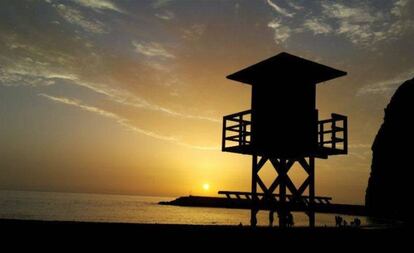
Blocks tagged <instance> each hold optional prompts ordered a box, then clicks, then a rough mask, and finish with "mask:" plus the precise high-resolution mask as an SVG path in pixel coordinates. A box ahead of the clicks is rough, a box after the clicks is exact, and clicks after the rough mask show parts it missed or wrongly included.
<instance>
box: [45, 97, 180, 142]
mask: <svg viewBox="0 0 414 253" xmlns="http://www.w3.org/2000/svg"><path fill="white" fill-rule="evenodd" d="M39 96H42V97H45V98H47V99H49V100H52V101H54V102H58V103H62V104H65V105H70V106H75V107H78V108H80V109H82V110H84V111H87V112H92V113H96V114H98V115H100V116H103V117H106V118H111V119H114V120H115V121H116V122H117V123H118V124H120V125H122V126H124V127H126V128H127V129H129V130H132V131H135V132H137V133H140V134H144V135H147V136H150V137H153V138H156V139H160V140H166V141H177V138H176V137H172V136H164V135H159V134H156V133H154V132H151V131H147V130H144V129H141V128H138V127H136V126H133V125H132V124H131V123H130V121H129V120H127V119H126V118H123V117H121V116H119V115H118V114H115V113H112V112H108V111H106V110H103V109H100V108H98V107H94V106H90V105H86V104H83V103H82V102H81V101H80V100H77V99H71V98H66V97H55V96H51V95H47V94H44V93H39Z"/></svg>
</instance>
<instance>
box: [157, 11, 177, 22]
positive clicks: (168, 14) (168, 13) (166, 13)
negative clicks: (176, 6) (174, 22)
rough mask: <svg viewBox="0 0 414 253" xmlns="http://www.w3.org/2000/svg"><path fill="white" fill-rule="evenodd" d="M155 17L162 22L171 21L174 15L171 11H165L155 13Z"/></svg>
mask: <svg viewBox="0 0 414 253" xmlns="http://www.w3.org/2000/svg"><path fill="white" fill-rule="evenodd" d="M155 16H156V17H157V18H160V19H163V20H171V19H173V18H174V17H175V14H174V12H172V11H168V10H165V11H163V12H160V13H155Z"/></svg>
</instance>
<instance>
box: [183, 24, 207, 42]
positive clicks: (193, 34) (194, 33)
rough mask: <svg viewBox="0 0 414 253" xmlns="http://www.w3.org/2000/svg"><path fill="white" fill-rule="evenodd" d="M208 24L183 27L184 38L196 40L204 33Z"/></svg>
mask: <svg viewBox="0 0 414 253" xmlns="http://www.w3.org/2000/svg"><path fill="white" fill-rule="evenodd" d="M205 30H206V25H203V24H193V25H191V26H190V27H189V28H186V29H183V30H182V31H183V35H182V38H183V39H186V40H190V41H196V40H198V39H200V37H201V36H202V35H203V34H204V32H205Z"/></svg>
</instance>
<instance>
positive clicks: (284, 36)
mask: <svg viewBox="0 0 414 253" xmlns="http://www.w3.org/2000/svg"><path fill="white" fill-rule="evenodd" d="M267 4H268V5H269V6H271V7H272V10H274V11H276V12H277V13H278V14H280V15H279V17H277V18H276V19H273V20H272V21H270V22H269V23H268V27H270V28H272V29H273V30H274V32H275V35H274V40H275V42H276V43H277V44H281V43H284V42H286V40H288V39H289V38H291V37H292V35H294V34H299V33H303V32H312V33H313V34H314V35H324V36H326V35H331V36H335V37H336V38H344V39H346V40H348V41H350V42H351V43H352V44H354V45H356V46H358V47H360V48H365V49H369V50H376V49H377V48H378V45H379V43H380V42H391V41H394V40H397V39H399V38H401V37H402V36H403V35H404V34H406V33H407V32H409V31H412V30H413V29H414V19H413V18H412V15H411V14H410V13H409V12H407V11H406V9H409V7H408V5H409V4H410V2H409V1H407V0H394V1H393V3H392V5H391V7H390V8H389V9H384V8H382V9H379V8H377V7H375V6H373V5H368V4H366V2H364V1H362V2H354V1H352V2H350V1H345V2H341V3H337V2H333V1H321V2H320V3H315V4H316V5H319V10H320V12H319V13H318V11H315V9H314V8H313V9H308V8H302V6H299V5H297V4H295V3H294V2H292V1H286V2H285V4H286V9H284V8H282V7H280V6H279V5H278V4H276V2H275V1H271V0H267ZM296 12H297V13H299V12H300V14H301V15H295V14H297V13H296Z"/></svg>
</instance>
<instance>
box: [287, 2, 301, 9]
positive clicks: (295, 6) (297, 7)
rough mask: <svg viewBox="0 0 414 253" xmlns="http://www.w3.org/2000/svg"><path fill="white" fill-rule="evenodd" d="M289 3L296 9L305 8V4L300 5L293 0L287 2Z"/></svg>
mask: <svg viewBox="0 0 414 253" xmlns="http://www.w3.org/2000/svg"><path fill="white" fill-rule="evenodd" d="M287 4H288V5H289V6H290V7H292V8H293V9H295V10H303V9H304V7H303V6H300V5H298V4H296V3H294V2H293V1H291V0H289V1H288V2H287Z"/></svg>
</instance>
